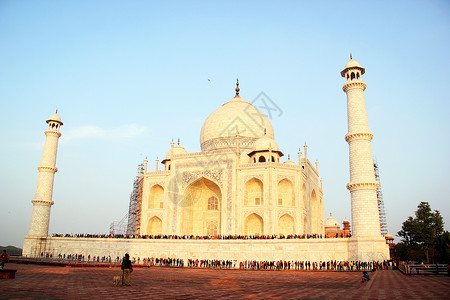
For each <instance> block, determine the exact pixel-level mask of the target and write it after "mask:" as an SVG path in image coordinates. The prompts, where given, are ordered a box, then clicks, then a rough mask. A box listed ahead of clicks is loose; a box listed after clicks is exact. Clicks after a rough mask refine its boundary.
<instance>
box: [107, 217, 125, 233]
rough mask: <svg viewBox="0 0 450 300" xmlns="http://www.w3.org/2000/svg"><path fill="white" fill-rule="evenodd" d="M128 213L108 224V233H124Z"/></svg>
mask: <svg viewBox="0 0 450 300" xmlns="http://www.w3.org/2000/svg"><path fill="white" fill-rule="evenodd" d="M127 219H128V214H126V215H125V216H124V217H123V218H122V220H120V221H114V222H112V223H111V225H110V226H109V234H112V235H119V234H126V232H127V223H128V221H127Z"/></svg>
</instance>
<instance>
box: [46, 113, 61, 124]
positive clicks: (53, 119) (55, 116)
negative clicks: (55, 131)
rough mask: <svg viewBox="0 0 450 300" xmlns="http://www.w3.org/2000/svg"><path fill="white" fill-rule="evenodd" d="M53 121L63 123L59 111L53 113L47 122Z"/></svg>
mask: <svg viewBox="0 0 450 300" xmlns="http://www.w3.org/2000/svg"><path fill="white" fill-rule="evenodd" d="M51 121H53V122H57V123H61V124H62V122H61V118H60V117H59V116H58V113H55V114H53V115H52V116H51V117H50V118H49V119H48V120H47V123H48V122H51Z"/></svg>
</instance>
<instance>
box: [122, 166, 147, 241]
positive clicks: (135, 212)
mask: <svg viewBox="0 0 450 300" xmlns="http://www.w3.org/2000/svg"><path fill="white" fill-rule="evenodd" d="M143 167H144V165H143V164H140V165H139V166H138V175H137V176H136V178H135V179H134V181H133V191H132V192H131V195H130V204H129V207H128V215H127V216H128V223H127V228H126V234H128V235H132V234H139V231H140V223H141V222H140V220H141V204H142V187H143V182H144V176H143V174H142V170H143Z"/></svg>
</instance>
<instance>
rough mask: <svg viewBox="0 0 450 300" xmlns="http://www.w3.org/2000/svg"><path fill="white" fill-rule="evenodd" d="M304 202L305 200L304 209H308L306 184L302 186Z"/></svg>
mask: <svg viewBox="0 0 450 300" xmlns="http://www.w3.org/2000/svg"><path fill="white" fill-rule="evenodd" d="M302 200H303V208H304V209H307V208H308V201H307V199H306V185H305V184H303V186H302Z"/></svg>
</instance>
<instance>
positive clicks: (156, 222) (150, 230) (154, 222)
mask: <svg viewBox="0 0 450 300" xmlns="http://www.w3.org/2000/svg"><path fill="white" fill-rule="evenodd" d="M147 234H150V235H158V234H162V221H161V219H160V218H158V217H156V216H155V217H152V218H150V220H148V225H147Z"/></svg>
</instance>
